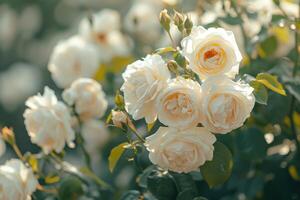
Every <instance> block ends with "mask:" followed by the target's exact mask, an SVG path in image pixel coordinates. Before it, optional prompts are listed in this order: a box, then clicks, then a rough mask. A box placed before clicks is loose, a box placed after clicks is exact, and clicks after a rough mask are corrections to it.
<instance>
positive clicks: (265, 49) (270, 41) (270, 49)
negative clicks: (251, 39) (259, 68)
mask: <svg viewBox="0 0 300 200" xmlns="http://www.w3.org/2000/svg"><path fill="white" fill-rule="evenodd" d="M277 47H278V42H277V39H276V37H275V36H274V35H272V36H270V37H267V38H266V39H265V40H263V41H262V42H261V43H260V44H259V48H258V54H259V55H260V56H261V57H262V58H266V57H268V56H270V55H272V54H273V53H274V52H275V51H276V49H277Z"/></svg>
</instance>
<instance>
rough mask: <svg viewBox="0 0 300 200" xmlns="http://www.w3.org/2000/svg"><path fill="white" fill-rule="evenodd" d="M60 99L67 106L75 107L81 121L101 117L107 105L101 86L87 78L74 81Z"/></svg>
mask: <svg viewBox="0 0 300 200" xmlns="http://www.w3.org/2000/svg"><path fill="white" fill-rule="evenodd" d="M62 97H63V99H64V100H65V101H66V102H67V104H68V105H70V106H73V105H74V106H75V111H76V113H77V114H78V115H79V116H80V118H81V119H82V120H87V119H90V118H101V117H103V115H104V113H105V111H106V109H107V105H108V103H107V101H106V99H105V93H104V92H103V90H102V86H101V85H100V84H99V83H98V82H97V81H95V80H93V79H89V78H80V79H77V80H75V81H74V82H73V83H72V84H71V86H70V88H67V89H65V90H64V92H63V94H62Z"/></svg>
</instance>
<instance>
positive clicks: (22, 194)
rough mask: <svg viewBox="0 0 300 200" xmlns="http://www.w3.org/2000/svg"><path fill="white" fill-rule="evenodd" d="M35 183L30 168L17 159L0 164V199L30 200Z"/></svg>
mask: <svg viewBox="0 0 300 200" xmlns="http://www.w3.org/2000/svg"><path fill="white" fill-rule="evenodd" d="M37 184H38V182H37V180H36V178H35V177H34V174H33V172H32V170H31V169H29V168H27V167H26V166H25V165H24V164H23V163H22V162H21V161H20V160H18V159H11V160H9V161H7V162H6V163H5V164H4V165H1V166H0V188H1V192H0V199H3V200H30V199H31V194H32V193H33V192H34V191H35V190H36V187H37Z"/></svg>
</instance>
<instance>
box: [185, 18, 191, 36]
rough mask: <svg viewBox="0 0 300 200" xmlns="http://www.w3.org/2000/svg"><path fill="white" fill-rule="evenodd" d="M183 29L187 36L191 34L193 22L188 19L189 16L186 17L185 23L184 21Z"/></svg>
mask: <svg viewBox="0 0 300 200" xmlns="http://www.w3.org/2000/svg"><path fill="white" fill-rule="evenodd" d="M184 28H185V31H186V34H187V35H189V34H191V32H192V28H193V22H192V20H191V19H190V17H189V16H187V17H186V19H185V21H184Z"/></svg>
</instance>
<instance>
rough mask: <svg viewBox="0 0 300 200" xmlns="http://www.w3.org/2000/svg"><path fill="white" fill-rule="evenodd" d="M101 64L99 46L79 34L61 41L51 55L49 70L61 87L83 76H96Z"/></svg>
mask: <svg viewBox="0 0 300 200" xmlns="http://www.w3.org/2000/svg"><path fill="white" fill-rule="evenodd" d="M99 64H100V58H99V54H98V50H97V48H96V47H95V46H94V45H92V44H89V43H88V42H86V41H85V40H83V39H82V38H81V37H79V36H73V37H71V38H69V39H67V40H65V41H61V42H59V43H58V44H57V45H56V46H55V48H54V50H53V52H52V55H51V57H50V61H49V64H48V70H49V71H50V72H51V75H52V79H53V80H54V82H55V83H56V84H57V86H59V87H61V88H66V87H69V86H70V84H71V83H72V82H73V81H74V80H76V79H78V78H81V77H87V78H90V77H92V76H94V74H95V73H96V71H97V69H98V67H99Z"/></svg>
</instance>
